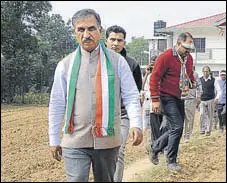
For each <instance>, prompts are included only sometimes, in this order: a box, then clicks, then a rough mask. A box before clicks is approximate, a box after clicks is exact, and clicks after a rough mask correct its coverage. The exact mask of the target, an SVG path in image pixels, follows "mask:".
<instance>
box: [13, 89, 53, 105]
mask: <svg viewBox="0 0 227 183" xmlns="http://www.w3.org/2000/svg"><path fill="white" fill-rule="evenodd" d="M49 95H50V94H49V93H34V92H29V93H26V94H25V95H24V104H46V105H48V103H49ZM22 99H23V97H22V96H15V97H14V100H13V102H14V103H17V104H22Z"/></svg>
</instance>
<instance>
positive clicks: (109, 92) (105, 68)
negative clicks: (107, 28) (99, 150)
mask: <svg viewBox="0 0 227 183" xmlns="http://www.w3.org/2000/svg"><path fill="white" fill-rule="evenodd" d="M100 45H101V46H100V51H99V54H98V64H97V70H96V75H95V93H96V119H95V120H96V121H95V128H94V130H95V135H96V136H97V137H103V136H114V108H115V74H114V69H113V66H112V64H111V61H110V58H109V55H108V52H107V49H106V47H105V45H104V43H103V41H100ZM80 64H81V48H80V46H78V49H77V51H76V57H75V59H74V62H73V66H72V67H71V69H69V72H70V73H69V76H70V80H69V82H68V83H69V87H68V90H67V104H66V122H65V126H64V133H66V134H72V133H73V132H74V111H75V108H76V106H75V99H76V97H75V96H76V90H77V88H76V86H77V80H78V75H79V70H80ZM72 71H73V72H72ZM81 105H83V104H81Z"/></svg>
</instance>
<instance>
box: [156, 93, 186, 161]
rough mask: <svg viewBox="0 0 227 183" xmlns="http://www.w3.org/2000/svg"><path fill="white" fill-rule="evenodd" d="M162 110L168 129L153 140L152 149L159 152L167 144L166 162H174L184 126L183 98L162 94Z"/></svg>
mask: <svg viewBox="0 0 227 183" xmlns="http://www.w3.org/2000/svg"><path fill="white" fill-rule="evenodd" d="M160 99H161V106H162V110H163V112H164V114H165V117H166V119H167V121H168V126H169V127H168V128H169V130H168V131H166V132H165V133H163V134H162V135H161V136H160V137H159V138H158V139H157V140H155V142H154V144H153V146H152V149H153V151H154V152H155V153H158V152H161V151H162V150H163V149H164V148H165V147H166V146H167V145H168V146H167V154H166V156H167V163H176V160H177V154H178V148H179V143H180V138H181V136H182V133H183V127H184V100H181V99H178V98H176V97H173V96H162V97H161V98H160Z"/></svg>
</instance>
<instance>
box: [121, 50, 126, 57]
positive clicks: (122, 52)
mask: <svg viewBox="0 0 227 183" xmlns="http://www.w3.org/2000/svg"><path fill="white" fill-rule="evenodd" d="M120 54H121V55H122V56H123V57H126V55H127V52H126V49H125V48H123V49H122V50H121V52H120Z"/></svg>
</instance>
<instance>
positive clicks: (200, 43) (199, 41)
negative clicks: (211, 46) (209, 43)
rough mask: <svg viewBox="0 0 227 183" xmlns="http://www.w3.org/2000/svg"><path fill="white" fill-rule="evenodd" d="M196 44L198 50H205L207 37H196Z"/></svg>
mask: <svg viewBox="0 0 227 183" xmlns="http://www.w3.org/2000/svg"><path fill="white" fill-rule="evenodd" d="M193 40H194V44H195V48H196V52H203V53H204V52H205V45H206V39H205V38H194V39H193Z"/></svg>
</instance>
